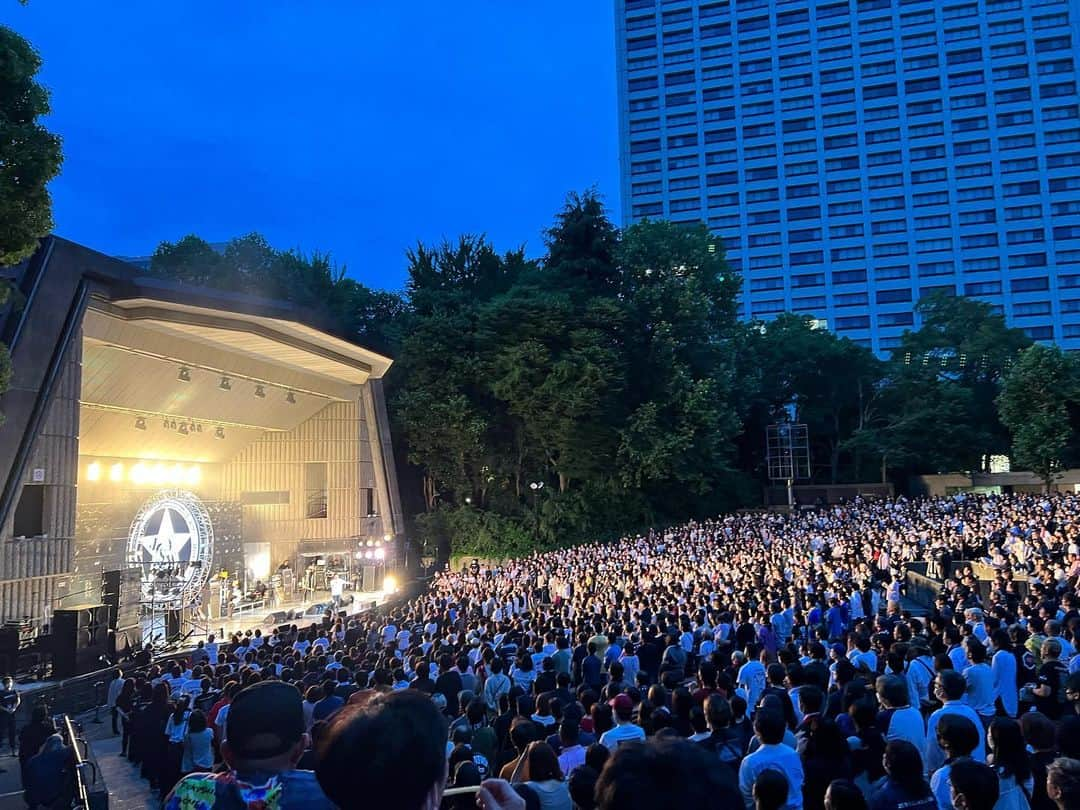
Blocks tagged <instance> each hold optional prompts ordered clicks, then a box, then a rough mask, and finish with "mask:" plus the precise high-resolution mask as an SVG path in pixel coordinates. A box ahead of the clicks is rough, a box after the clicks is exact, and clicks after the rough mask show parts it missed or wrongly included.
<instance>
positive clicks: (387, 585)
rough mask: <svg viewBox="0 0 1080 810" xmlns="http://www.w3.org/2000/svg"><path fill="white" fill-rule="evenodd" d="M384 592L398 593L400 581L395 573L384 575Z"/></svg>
mask: <svg viewBox="0 0 1080 810" xmlns="http://www.w3.org/2000/svg"><path fill="white" fill-rule="evenodd" d="M382 589H383V593H397V589H398V581H397V577H395V576H394V575H393V574H387V575H386V576H385V577H383V586H382Z"/></svg>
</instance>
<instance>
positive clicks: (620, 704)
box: [608, 694, 634, 712]
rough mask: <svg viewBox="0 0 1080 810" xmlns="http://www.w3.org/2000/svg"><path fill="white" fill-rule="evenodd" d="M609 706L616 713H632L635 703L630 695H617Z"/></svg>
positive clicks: (610, 701) (609, 702)
mask: <svg viewBox="0 0 1080 810" xmlns="http://www.w3.org/2000/svg"><path fill="white" fill-rule="evenodd" d="M608 705H609V706H611V708H613V709H614V710H615V711H617V712H619V711H622V712H631V711H633V710H634V701H632V700H631V699H630V696H629V695H625V694H623V695H616V696H615V697H613V698H612V699H611V700H609V701H608Z"/></svg>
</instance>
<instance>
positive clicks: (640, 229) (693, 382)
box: [617, 222, 739, 514]
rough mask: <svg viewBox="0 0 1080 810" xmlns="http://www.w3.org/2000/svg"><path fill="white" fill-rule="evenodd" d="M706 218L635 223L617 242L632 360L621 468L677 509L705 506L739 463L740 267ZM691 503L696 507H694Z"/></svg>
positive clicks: (632, 483) (628, 481) (630, 480)
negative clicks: (735, 268)
mask: <svg viewBox="0 0 1080 810" xmlns="http://www.w3.org/2000/svg"><path fill="white" fill-rule="evenodd" d="M719 245H720V242H719V239H718V238H716V237H715V236H713V235H711V234H710V233H709V231H708V230H707V229H706V228H705V227H704V226H703V225H699V226H696V227H691V228H687V227H684V226H680V225H676V224H673V223H669V222H644V223H640V224H636V225H631V226H630V227H629V228H627V229H626V230H625V231H624V232H623V234H622V239H621V241H620V243H619V248H618V252H617V259H618V262H619V267H620V269H621V279H620V289H619V294H618V298H619V300H620V301H621V302H622V303H623V306H624V307H625V309H626V312H627V316H626V327H625V329H624V330H623V337H622V341H621V342H622V345H623V351H624V352H625V357H626V358H627V359H626V363H627V369H628V371H627V383H628V385H627V390H626V395H625V397H624V407H625V408H626V409H627V411H628V416H627V418H626V421H625V422H624V424H623V427H622V428H621V430H620V431H619V448H618V454H617V469H618V473H619V477H620V479H621V481H622V482H623V484H624V485H625V486H627V487H642V488H643V489H644V490H645V491H646V492H648V493H650V494H651V495H652V496H653V498H654V499H655V500H656V501H657V502H660V503H664V504H666V505H668V506H669V507H670V508H673V510H674V511H675V512H676V513H679V512H682V513H684V514H694V513H695V512H696V511H697V510H702V511H705V510H708V509H709V508H710V507H709V504H710V503H711V501H710V498H709V497H703V496H715V495H717V494H718V490H719V489H721V488H722V482H723V481H724V479H725V476H726V475H728V474H729V473H730V472H731V470H732V462H733V460H734V459H733V455H732V452H731V447H732V441H733V439H734V437H735V435H736V434H737V433H738V432H739V420H738V418H737V414H736V410H735V399H736V395H735V387H736V383H735V373H734V372H735V363H734V347H735V343H734V337H735V334H736V332H737V325H736V320H735V295H736V293H737V290H738V286H739V279H738V276H737V274H735V273H733V272H732V271H731V269H730V267H729V266H728V265H727V263H726V262H725V261H724V256H723V251H722V250H721V249H720V247H719ZM686 510H690V511H689V512H687V511H686Z"/></svg>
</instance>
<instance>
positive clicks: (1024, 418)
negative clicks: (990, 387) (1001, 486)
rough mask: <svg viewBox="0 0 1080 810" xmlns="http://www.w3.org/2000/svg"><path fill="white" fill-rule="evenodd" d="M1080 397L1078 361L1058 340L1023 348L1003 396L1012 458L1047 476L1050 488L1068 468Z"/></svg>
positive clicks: (999, 402)
mask: <svg viewBox="0 0 1080 810" xmlns="http://www.w3.org/2000/svg"><path fill="white" fill-rule="evenodd" d="M1078 398H1080V377H1078V369H1077V365H1076V361H1075V360H1073V359H1072V358H1071V357H1069V356H1067V355H1066V354H1065V353H1064V352H1062V351H1061V349H1060V348H1059V347H1057V346H1042V345H1034V346H1031V347H1029V348H1027V349H1025V350H1024V351H1023V353H1022V354H1021V355H1020V359H1019V360H1018V361H1017V362H1016V363H1015V365H1013V367H1012V369H1011V370H1010V371H1009V374H1008V375H1007V376H1006V377H1005V385H1004V387H1003V388H1002V391H1001V393H1000V394H999V395H998V397H997V407H998V411H999V413H1000V415H1001V421H1002V422H1003V423H1004V424H1005V426H1006V427H1007V428H1008V429H1009V430H1010V432H1011V433H1012V437H1013V439H1012V461H1013V463H1014V464H1016V465H1018V466H1020V467H1023V468H1027V469H1029V470H1031V471H1032V472H1034V473H1035V474H1036V475H1037V476H1039V478H1041V479H1042V481H1043V483H1044V484H1045V485H1046V488H1047V490H1048V491H1049V489H1050V485H1051V483H1053V481H1054V479H1055V478H1056V477H1057V476H1058V475H1059V474H1060V472H1061V470H1062V469H1063V468H1064V464H1063V461H1064V458H1065V451H1066V449H1067V448H1068V446H1069V443H1070V441H1071V440H1072V438H1073V434H1072V427H1071V425H1070V423H1069V406H1070V405H1075V404H1076V402H1077V400H1078Z"/></svg>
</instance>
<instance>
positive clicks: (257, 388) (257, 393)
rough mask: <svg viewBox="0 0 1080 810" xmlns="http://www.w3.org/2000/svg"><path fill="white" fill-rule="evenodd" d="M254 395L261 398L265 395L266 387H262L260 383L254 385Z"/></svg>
mask: <svg viewBox="0 0 1080 810" xmlns="http://www.w3.org/2000/svg"><path fill="white" fill-rule="evenodd" d="M255 396H257V397H258V398H259V399H263V398H264V397H265V396H266V389H265V388H263V387H262V386H261V385H256V386H255Z"/></svg>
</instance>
